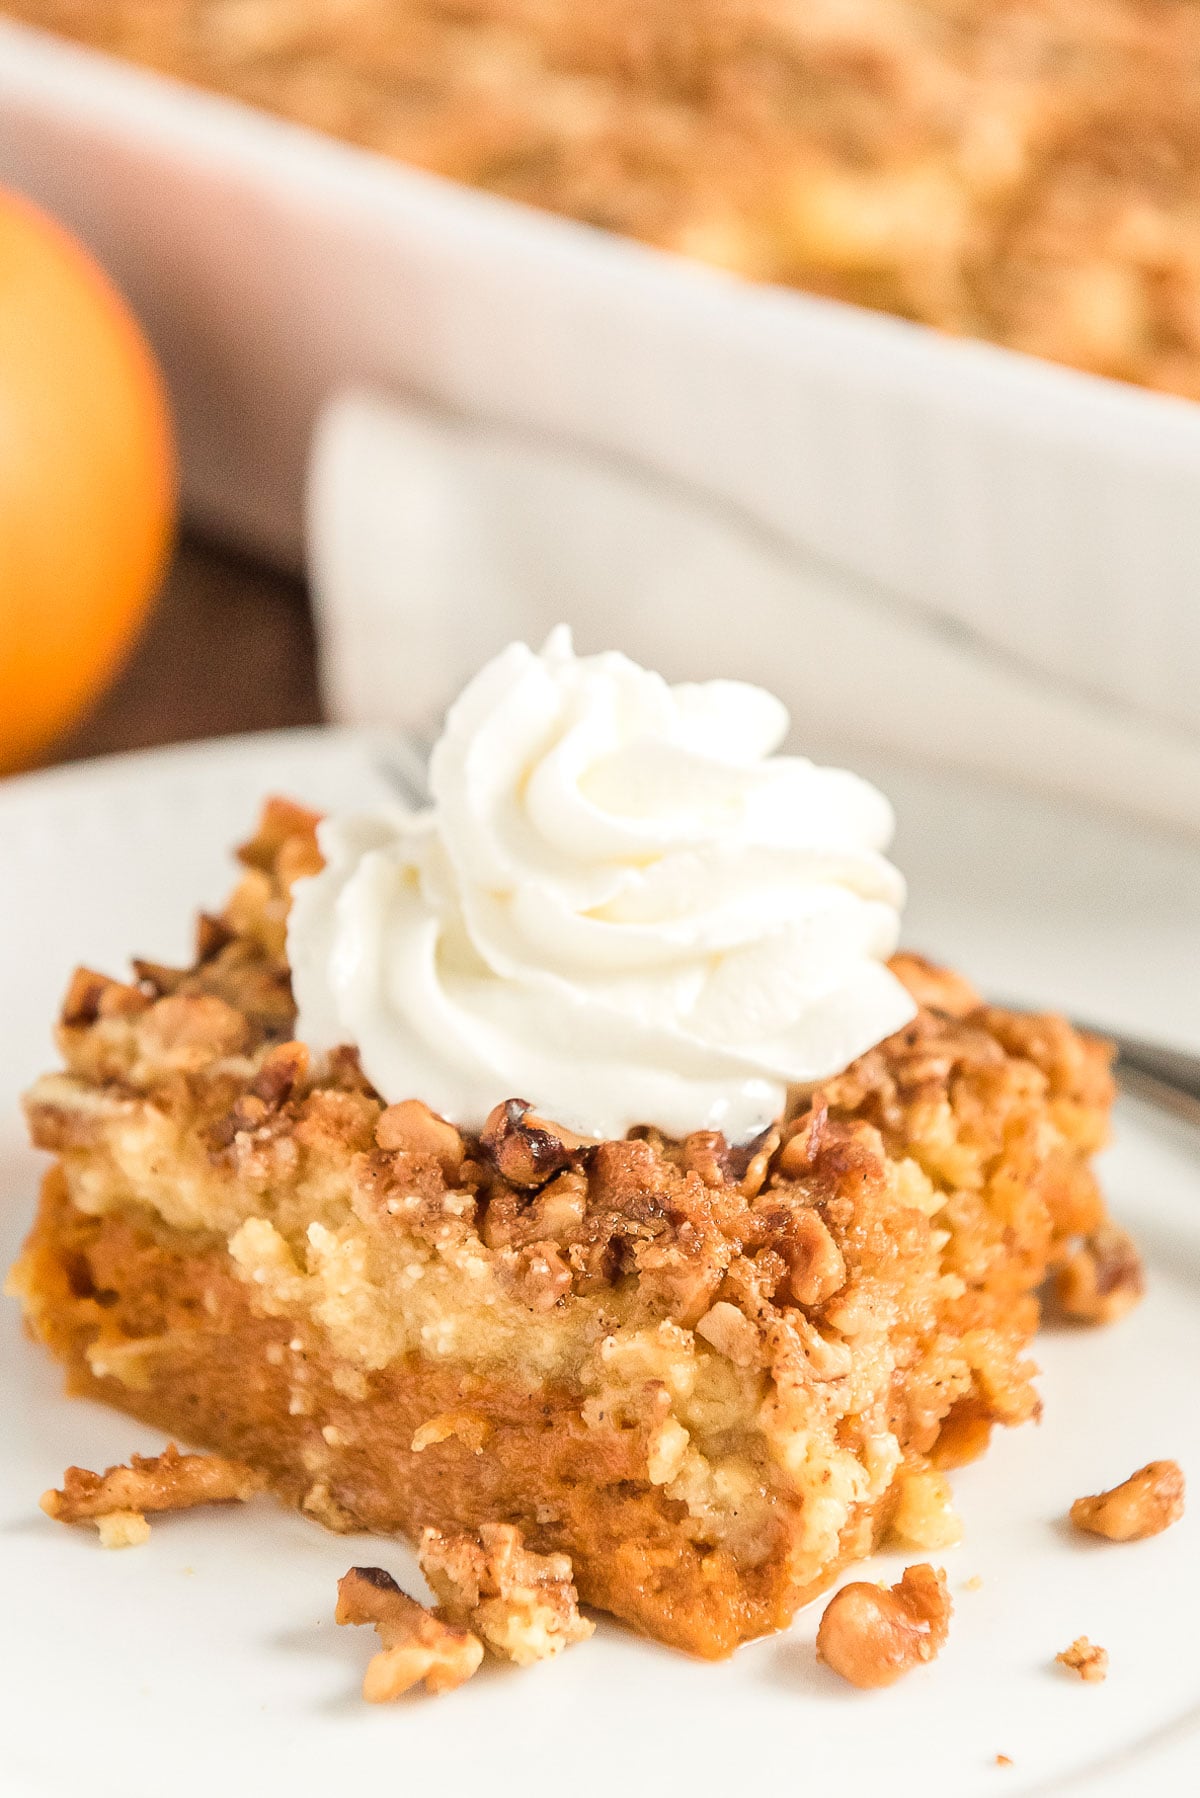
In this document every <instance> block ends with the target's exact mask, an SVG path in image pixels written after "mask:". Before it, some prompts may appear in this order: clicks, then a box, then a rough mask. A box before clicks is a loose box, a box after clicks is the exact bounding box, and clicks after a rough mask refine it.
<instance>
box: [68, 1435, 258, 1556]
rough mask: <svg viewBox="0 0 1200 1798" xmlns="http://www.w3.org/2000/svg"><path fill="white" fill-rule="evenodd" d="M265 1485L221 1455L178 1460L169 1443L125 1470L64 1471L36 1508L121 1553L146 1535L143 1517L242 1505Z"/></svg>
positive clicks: (137, 1457) (135, 1459)
mask: <svg viewBox="0 0 1200 1798" xmlns="http://www.w3.org/2000/svg"><path fill="white" fill-rule="evenodd" d="M265 1485H266V1481H265V1480H264V1479H263V1477H262V1475H261V1474H258V1473H256V1472H255V1471H254V1469H253V1468H252V1467H247V1466H246V1465H245V1464H244V1462H241V1461H227V1460H226V1459H225V1457H224V1455H181V1454H180V1452H179V1450H178V1449H177V1448H176V1447H175V1444H174V1443H173V1442H172V1443H171V1444H170V1445H169V1446H168V1447H167V1448H165V1449H164V1450H163V1452H162V1454H161V1455H131V1456H130V1458H129V1464H128V1466H125V1465H119V1466H116V1467H110V1468H108V1470H107V1471H106V1472H105V1473H103V1474H100V1473H92V1472H90V1471H89V1469H88V1468H86V1467H68V1468H67V1471H66V1474H65V1475H64V1477H63V1483H62V1488H61V1490H58V1489H55V1488H54V1487H52V1488H51V1489H50V1491H48V1492H44V1493H43V1494H42V1498H41V1507H42V1510H43V1511H44V1512H45V1513H46V1515H47V1517H53V1518H54V1519H55V1520H56V1522H58V1523H94V1524H96V1526H97V1527H98V1528H99V1530H100V1539H101V1541H102V1542H103V1543H104V1545H105V1547H106V1548H109V1547H120V1548H125V1547H128V1546H129V1545H130V1544H131V1543H133V1542H144V1541H145V1540H146V1537H147V1536H148V1535H149V1533H150V1532H149V1528H148V1526H146V1522H145V1517H144V1515H143V1513H144V1512H146V1511H186V1510H190V1509H191V1508H192V1507H193V1506H195V1505H219V1504H227V1503H229V1502H231V1501H234V1500H237V1501H239V1502H242V1503H244V1502H245V1500H246V1499H248V1498H252V1497H253V1496H254V1494H255V1493H256V1492H261V1491H262V1490H263V1488H264V1486H265ZM135 1519H138V1520H139V1521H138V1522H135V1521H134V1520H135Z"/></svg>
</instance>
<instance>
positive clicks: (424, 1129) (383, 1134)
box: [375, 1099, 466, 1182]
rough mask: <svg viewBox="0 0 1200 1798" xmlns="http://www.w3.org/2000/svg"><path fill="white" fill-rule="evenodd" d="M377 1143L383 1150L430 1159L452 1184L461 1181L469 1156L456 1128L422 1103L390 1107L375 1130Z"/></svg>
mask: <svg viewBox="0 0 1200 1798" xmlns="http://www.w3.org/2000/svg"><path fill="white" fill-rule="evenodd" d="M375 1141H376V1142H377V1143H378V1144H379V1147H380V1148H381V1149H386V1150H402V1151H403V1152H404V1153H405V1154H408V1155H427V1156H429V1158H430V1159H431V1160H433V1161H436V1162H437V1164H438V1166H439V1167H440V1168H441V1170H442V1174H443V1176H444V1178H445V1179H446V1180H447V1181H450V1182H454V1181H456V1180H457V1179H458V1176H459V1172H460V1170H461V1168H462V1164H463V1156H464V1154H465V1153H466V1145H465V1144H464V1142H463V1139H462V1137H461V1136H460V1135H459V1133H458V1131H457V1130H456V1129H455V1128H454V1125H453V1124H448V1123H447V1122H446V1120H445V1118H443V1117H439V1116H438V1114H437V1112H436V1111H431V1110H430V1109H429V1107H428V1105H423V1104H422V1103H421V1101H420V1099H403V1100H402V1101H401V1102H400V1104H399V1105H389V1106H388V1108H387V1110H386V1111H385V1112H383V1113H382V1115H381V1116H380V1119H379V1122H378V1123H377V1124H376V1126H375Z"/></svg>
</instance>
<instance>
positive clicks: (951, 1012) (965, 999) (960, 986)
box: [888, 949, 983, 1018]
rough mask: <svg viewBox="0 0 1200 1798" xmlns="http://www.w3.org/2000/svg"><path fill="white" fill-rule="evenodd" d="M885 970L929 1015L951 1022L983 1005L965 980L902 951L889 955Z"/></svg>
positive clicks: (909, 952)
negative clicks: (944, 1016) (935, 1013)
mask: <svg viewBox="0 0 1200 1798" xmlns="http://www.w3.org/2000/svg"><path fill="white" fill-rule="evenodd" d="M888 967H889V968H890V969H891V971H892V973H893V974H894V975H895V976H896V979H897V980H898V981H899V982H900V984H901V985H902V986H905V987H907V988H908V991H909V992H910V993H911V994H912V996H913V998H914V999H915V1000H916V1002H917V1004H918V1005H926V1006H928V1007H929V1009H930V1011H941V1012H945V1013H946V1014H947V1016H949V1017H952V1018H965V1017H969V1016H970V1014H971V1012H973V1011H978V1009H979V1007H980V1006H981V1005H982V1004H983V1000H982V999H981V998H980V996H979V993H978V992H977V990H976V989H975V987H973V986H972V985H971V982H970V981H969V980H966V979H964V977H963V976H962V975H961V974H956V973H954V971H953V970H952V969H950V968H939V967H936V966H935V965H934V963H933V962H931V961H927V960H926V958H925V956H923V955H915V954H913V952H912V951H911V950H909V949H902V950H900V952H899V953H898V954H896V955H893V957H892V959H891V961H889V963H888Z"/></svg>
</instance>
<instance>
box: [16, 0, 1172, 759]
mask: <svg viewBox="0 0 1200 1798" xmlns="http://www.w3.org/2000/svg"><path fill="white" fill-rule="evenodd" d="M0 179H3V180H6V181H8V182H11V183H14V184H15V185H17V186H18V187H21V188H23V189H24V190H26V191H27V192H28V193H30V194H31V195H33V196H34V197H35V198H37V199H39V200H41V201H42V202H44V203H45V204H47V205H48V206H50V207H51V208H52V209H53V210H54V211H55V212H57V213H58V214H59V215H60V216H62V217H63V218H64V219H66V220H67V221H69V222H70V223H71V224H72V225H73V226H74V227H75V228H76V229H77V230H79V231H80V232H81V233H82V234H83V236H84V237H85V238H87V239H88V240H89V241H90V242H91V243H92V245H93V246H94V247H95V249H96V250H97V251H98V252H99V254H100V256H101V257H102V258H103V260H104V261H105V262H106V263H107V264H108V265H109V267H110V268H111V269H112V270H113V272H114V273H115V275H116V277H117V278H118V280H119V281H120V282H121V283H122V285H123V286H124V287H125V289H126V290H127V291H128V292H129V294H130V295H131V296H132V298H133V300H134V302H135V303H136V305H137V306H138V307H139V309H140V310H141V312H142V314H143V316H144V317H145V319H146V320H147V322H148V324H149V327H150V330H151V332H152V334H153V336H154V338H155V340H156V342H157V344H158V347H159V350H160V352H161V354H162V356H163V358H164V360H165V363H166V366H167V369H168V372H169V375H170V378H171V382H172V385H173V388H174V392H175V399H176V403H177V407H178V414H179V419H180V425H181V432H182V439H183V446H184V454H185V466H186V480H187V491H188V497H189V501H190V504H191V506H192V508H193V510H194V512H195V513H196V514H198V515H199V516H200V517H201V518H202V519H204V520H205V521H206V522H207V523H209V524H210V525H212V526H215V527H216V528H217V529H219V530H222V531H225V532H228V533H232V534H233V535H235V536H237V537H239V538H241V539H242V540H244V541H248V542H250V543H252V544H255V545H257V546H258V547H260V548H265V549H267V550H268V551H270V552H271V553H273V554H276V555H280V556H285V557H292V558H294V557H296V556H297V555H298V553H299V549H300V544H301V521H302V487H303V469H304V464H305V458H306V453H307V447H308V442H309V436H310V431H311V427H312V423H313V419H314V416H315V414H316V412H317V410H318V408H319V407H320V405H321V403H322V401H323V400H324V399H325V398H326V397H327V396H328V395H329V394H330V393H331V392H332V391H333V390H335V389H336V388H338V387H340V386H342V385H344V384H346V383H349V382H353V383H357V384H360V385H362V384H367V385H378V386H381V387H383V388H392V389H394V390H397V391H400V392H404V393H407V394H409V395H419V396H422V397H424V398H426V399H428V400H432V401H434V402H436V403H438V404H440V405H443V406H445V407H447V408H450V409H453V410H454V411H457V412H463V413H467V414H470V415H472V416H475V417H478V418H482V419H487V420H491V421H496V422H500V423H503V424H506V425H510V426H514V425H515V426H518V427H521V428H523V429H529V430H532V431H534V432H537V433H540V434H542V435H543V436H544V437H546V438H549V439H551V440H565V441H569V442H571V443H572V444H575V445H579V446H587V447H590V448H591V449H593V450H599V451H601V452H603V453H605V454H608V455H611V456H613V457H616V458H619V459H621V461H622V462H623V463H624V464H626V465H633V466H635V467H643V468H646V469H649V470H653V471H654V472H655V473H656V474H657V475H659V476H660V477H661V476H664V475H665V476H667V477H668V478H670V479H672V480H676V481H678V482H680V483H683V484H686V486H688V487H689V488H691V489H695V490H699V491H700V492H702V493H705V494H707V495H709V496H711V497H713V498H715V499H717V500H719V501H720V502H722V503H724V504H727V505H731V506H734V507H737V508H739V509H740V510H741V511H742V512H743V513H744V514H746V515H748V516H750V517H752V518H753V519H754V520H755V521H757V523H758V524H760V525H762V526H765V527H766V528H767V529H768V530H770V531H772V532H774V533H776V534H777V535H778V537H779V538H780V539H783V540H786V541H787V542H788V543H790V544H795V545H802V546H803V547H804V548H805V550H806V551H807V552H808V553H809V554H810V555H814V556H816V557H818V558H822V559H824V560H825V561H827V562H828V563H829V564H831V565H834V566H836V567H837V568H838V569H840V570H843V571H846V572H849V573H851V574H854V575H856V576H857V577H859V578H860V580H865V581H867V582H871V583H875V584H876V586H877V587H879V588H882V589H886V591H887V592H888V593H889V594H891V595H893V596H895V597H897V598H899V599H900V600H902V601H904V602H906V603H908V604H909V605H912V606H916V607H921V608H925V609H927V610H928V611H930V612H932V613H935V614H937V615H939V616H940V617H942V618H943V619H944V620H946V621H947V623H948V624H949V625H950V626H951V627H955V628H958V629H959V630H965V631H968V632H970V633H973V634H974V635H975V636H976V637H978V638H979V639H981V640H982V641H983V642H985V643H987V644H988V645H990V646H992V647H993V648H994V649H996V650H999V651H1001V652H1003V653H1006V654H1008V655H1010V656H1012V657H1016V658H1020V659H1021V660H1022V661H1027V662H1028V663H1029V664H1030V665H1033V666H1036V667H1038V668H1039V669H1040V670H1042V671H1043V672H1045V673H1049V674H1050V675H1051V676H1053V677H1055V678H1058V679H1059V680H1061V681H1064V682H1069V683H1070V684H1071V685H1072V686H1073V687H1074V688H1075V690H1076V691H1077V692H1081V693H1084V694H1090V695H1092V696H1093V697H1095V698H1098V699H1099V700H1100V701H1101V702H1111V701H1118V702H1120V703H1122V704H1126V705H1130V706H1133V707H1136V708H1138V709H1140V710H1141V711H1142V712H1143V713H1144V714H1147V715H1149V716H1151V717H1153V718H1155V719H1157V720H1158V721H1159V723H1160V724H1162V725H1163V726H1164V727H1166V728H1168V729H1170V730H1172V731H1174V732H1177V733H1180V734H1181V735H1186V736H1194V735H1196V734H1200V706H1198V705H1197V699H1196V695H1197V692H1200V605H1198V604H1197V602H1196V595H1197V592H1198V591H1200V406H1196V405H1193V404H1191V403H1189V402H1185V401H1182V400H1179V401H1177V400H1173V399H1171V398H1168V397H1162V396H1157V395H1151V394H1146V393H1142V392H1139V391H1136V390H1134V389H1132V388H1126V387H1123V386H1120V385H1118V384H1117V383H1113V382H1107V381H1103V380H1098V379H1094V378H1091V377H1089V376H1085V375H1080V374H1076V373H1074V372H1072V371H1069V370H1065V369H1060V368H1056V367H1052V366H1049V365H1046V364H1041V363H1038V362H1035V361H1033V360H1030V359H1028V358H1024V357H1021V356H1018V355H1014V354H1011V353H1008V352H1005V351H1002V350H998V349H995V348H992V347H990V346H987V345H984V344H978V343H970V342H961V341H952V340H950V339H947V338H942V337H940V336H938V335H936V334H934V333H933V332H930V331H927V330H924V329H922V328H919V327H914V326H910V325H907V324H905V323H902V322H900V321H897V320H894V319H890V318H886V317H880V316H876V315H873V314H870V313H867V312H864V311H859V310H858V309H856V308H853V307H849V306H843V305H839V304H835V303H830V302H825V301H821V300H816V299H812V298H808V297H806V296H804V295H801V294H797V293H794V292H790V291H784V290H779V289H772V288H766V287H754V286H749V285H746V284H744V283H741V282H739V281H737V280H735V279H732V278H729V277H726V276H723V275H721V274H719V273H716V272H713V271H711V270H707V269H704V268H702V267H699V266H695V265H692V264H689V263H686V262H684V261H682V260H679V259H676V258H673V257H671V256H667V255H663V254H660V253H658V252H656V251H651V250H647V249H643V248H641V247H639V246H637V245H635V244H631V243H627V242H624V241H621V240H618V239H616V238H612V237H609V236H607V235H604V234H602V233H600V232H597V231H592V230H589V229H587V228H585V227H581V226H576V225H573V224H570V223H567V222H564V221H562V220H560V219H557V218H552V217H548V216H542V215H540V214H537V213H535V212H532V211H527V210H525V209H523V208H521V207H517V206H514V205H511V204H509V203H507V202H504V201H501V200H496V199H493V198H491V197H488V196H486V195H481V194H477V193H474V192H470V191H468V190H465V189H462V188H459V187H456V186H454V185H452V184H450V183H447V182H445V181H442V180H439V179H437V178H435V177H431V176H427V175H424V174H421V173H418V172H415V171H412V170H409V169H406V168H404V167H401V166H399V165H397V164H395V163H393V162H390V161H386V160H384V159H383V158H380V157H376V156H373V155H370V154H367V153H365V152H363V151H360V150H357V149H353V148H348V147H346V146H344V145H342V144H339V143H336V142H333V141H330V140H328V139H325V138H323V137H321V136H319V135H316V134H314V133H312V132H309V131H307V130H303V129H300V128H296V127H292V126H289V125H287V124H285V123H281V122H279V121H277V120H275V119H273V118H269V117H266V116H260V115H257V114H255V113H253V112H251V111H248V110H246V109H244V108H242V107H240V106H237V105H234V104H231V103H228V102H225V101H223V100H221V99H219V98H216V97H213V96H211V95H208V94H205V93H200V92H197V91H193V90H191V89H189V88H185V87H182V86H179V85H177V84H175V83H173V82H170V81H166V80H163V79H161V78H159V77H157V76H153V75H150V74H147V73H145V72H142V71H140V70H137V69H134V68H131V67H127V66H125V65H123V64H120V63H117V62H114V61H111V60H109V59H107V58H104V57H100V56H96V55H94V54H91V53H89V52H86V51H81V50H79V49H76V48H74V47H73V46H69V45H66V44H62V43H59V42H58V41H56V40H53V39H50V38H48V37H45V36H43V35H41V34H39V33H36V32H32V31H29V30H27V29H24V28H22V27H19V26H14V25H11V24H0ZM793 653H798V654H803V645H797V646H796V648H795V650H794V652H793ZM811 678H812V679H813V680H814V681H819V680H820V678H821V674H820V668H819V667H814V668H813V669H812V671H811Z"/></svg>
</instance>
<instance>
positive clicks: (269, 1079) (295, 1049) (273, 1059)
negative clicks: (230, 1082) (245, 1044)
mask: <svg viewBox="0 0 1200 1798" xmlns="http://www.w3.org/2000/svg"><path fill="white" fill-rule="evenodd" d="M308 1060H309V1056H308V1049H307V1047H306V1046H305V1044H304V1043H277V1044H276V1045H275V1047H274V1048H273V1049H272V1050H271V1051H270V1053H269V1054H268V1055H267V1056H266V1057H265V1058H264V1060H263V1064H262V1066H261V1067H260V1068H259V1070H258V1073H257V1074H256V1075H255V1076H254V1080H253V1081H252V1083H251V1086H250V1091H251V1092H252V1093H253V1095H254V1097H255V1098H256V1099H261V1100H262V1102H263V1104H264V1105H265V1106H266V1107H267V1109H268V1111H278V1110H279V1108H280V1106H281V1105H286V1104H287V1102H288V1100H289V1099H290V1098H291V1097H292V1095H293V1094H294V1092H295V1090H296V1088H297V1087H298V1086H299V1085H300V1084H301V1082H302V1081H303V1079H304V1076H305V1075H306V1074H307V1073H308Z"/></svg>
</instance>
